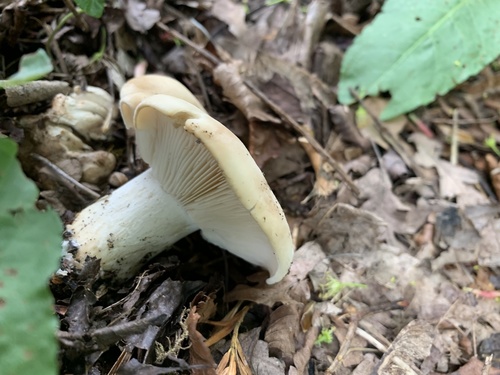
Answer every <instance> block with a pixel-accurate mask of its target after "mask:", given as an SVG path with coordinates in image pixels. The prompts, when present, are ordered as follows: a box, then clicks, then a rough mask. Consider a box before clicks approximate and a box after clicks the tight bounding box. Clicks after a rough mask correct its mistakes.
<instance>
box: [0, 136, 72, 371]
mask: <svg viewBox="0 0 500 375" xmlns="http://www.w3.org/2000/svg"><path fill="white" fill-rule="evenodd" d="M15 150H16V146H15V144H14V142H12V141H10V140H8V139H0V161H1V164H0V186H1V187H2V189H3V191H2V192H5V191H10V192H12V191H14V190H16V189H19V187H22V186H23V184H26V185H29V188H28V189H24V188H21V189H19V190H17V194H18V199H16V201H17V202H19V204H18V205H17V206H15V205H14V204H13V202H6V201H5V200H2V202H1V203H0V364H1V368H2V371H1V373H2V374H5V375H20V374H37V375H55V374H57V373H58V372H59V371H58V363H57V351H58V346H57V340H56V337H55V332H56V329H57V325H58V321H57V319H56V317H55V314H54V311H53V308H52V306H53V297H52V295H51V293H50V291H49V289H48V286H47V282H48V278H49V276H50V275H51V273H52V272H53V271H54V270H55V269H57V265H58V260H59V256H60V247H61V232H62V225H61V221H60V219H59V217H58V215H57V214H56V213H55V212H52V211H50V212H39V211H37V210H36V209H35V207H34V203H35V200H36V189H35V195H34V196H33V192H32V191H33V187H32V183H31V181H29V180H28V179H27V178H26V177H25V176H24V175H23V174H22V172H21V168H20V165H19V163H18V162H17V161H16V160H15ZM4 166H7V168H6V169H4ZM1 195H2V193H0V196H1ZM6 203H7V204H6Z"/></svg>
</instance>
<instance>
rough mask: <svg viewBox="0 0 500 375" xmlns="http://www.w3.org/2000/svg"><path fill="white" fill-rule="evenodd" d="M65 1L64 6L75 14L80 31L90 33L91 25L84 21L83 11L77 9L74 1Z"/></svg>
mask: <svg viewBox="0 0 500 375" xmlns="http://www.w3.org/2000/svg"><path fill="white" fill-rule="evenodd" d="M63 1H64V4H65V5H66V6H67V7H68V9H69V10H70V12H71V13H73V15H74V16H75V20H76V23H77V25H78V26H79V27H80V29H82V31H85V32H87V31H89V25H88V24H87V22H85V20H84V19H83V17H82V14H81V13H82V11H81V10H80V9H76V8H75V6H74V4H73V2H72V1H70V0H63Z"/></svg>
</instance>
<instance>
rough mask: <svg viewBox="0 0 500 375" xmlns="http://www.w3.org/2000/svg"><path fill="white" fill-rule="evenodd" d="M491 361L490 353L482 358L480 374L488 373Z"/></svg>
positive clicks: (485, 374)
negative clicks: (482, 363)
mask: <svg viewBox="0 0 500 375" xmlns="http://www.w3.org/2000/svg"><path fill="white" fill-rule="evenodd" d="M492 363H493V354H490V355H489V356H487V357H486V359H485V360H484V366H483V368H482V369H481V375H488V374H489V373H490V370H491V365H492Z"/></svg>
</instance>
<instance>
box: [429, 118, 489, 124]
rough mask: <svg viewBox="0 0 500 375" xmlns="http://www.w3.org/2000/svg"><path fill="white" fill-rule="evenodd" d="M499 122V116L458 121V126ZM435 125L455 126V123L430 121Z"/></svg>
mask: <svg viewBox="0 0 500 375" xmlns="http://www.w3.org/2000/svg"><path fill="white" fill-rule="evenodd" d="M497 120H498V116H491V117H486V118H478V119H472V120H468V119H457V121H456V122H457V124H458V125H477V124H490V123H492V122H495V121H497ZM430 121H431V122H432V123H434V124H445V125H453V124H454V123H455V121H454V120H450V119H449V118H433V119H431V120H430Z"/></svg>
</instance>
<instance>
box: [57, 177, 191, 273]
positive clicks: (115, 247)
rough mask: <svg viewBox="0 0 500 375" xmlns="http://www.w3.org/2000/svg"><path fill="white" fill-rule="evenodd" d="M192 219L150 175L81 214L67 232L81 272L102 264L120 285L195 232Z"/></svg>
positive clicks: (126, 186) (126, 185)
mask: <svg viewBox="0 0 500 375" xmlns="http://www.w3.org/2000/svg"><path fill="white" fill-rule="evenodd" d="M197 229H198V227H197V226H196V225H195V224H194V223H193V221H192V220H191V218H190V217H189V215H188V214H187V213H186V211H185V210H184V209H183V208H182V206H181V205H180V204H179V203H178V202H177V200H176V199H175V198H174V197H172V196H171V195H170V194H168V193H167V192H165V191H164V190H163V189H162V187H161V186H160V184H159V182H158V180H156V179H155V178H154V177H153V176H152V173H151V170H148V171H146V172H144V173H143V174H141V175H140V176H138V177H136V178H134V179H133V180H131V181H129V182H127V183H126V184H125V185H123V186H122V187H120V188H119V189H117V190H115V191H114V192H113V193H112V194H110V195H108V196H105V197H102V198H101V199H99V200H98V201H97V202H95V203H93V204H92V205H90V206H88V207H87V208H85V209H84V210H83V211H82V212H80V213H79V214H78V215H77V217H76V218H75V220H74V221H73V223H72V224H71V225H68V226H67V230H68V231H69V232H70V238H69V241H70V244H71V245H72V246H74V247H76V248H77V251H76V253H75V255H74V258H75V260H76V262H77V264H76V265H77V266H80V267H81V265H82V264H83V263H84V261H85V259H86V257H87V256H89V257H96V258H97V259H100V260H101V269H102V270H103V271H104V272H113V273H114V275H115V277H116V278H117V279H125V278H128V277H130V276H131V275H133V274H134V272H135V271H136V270H137V267H138V266H140V265H141V263H143V261H145V260H147V259H150V258H152V257H154V256H155V255H157V254H159V253H160V252H161V251H163V250H164V249H166V248H167V247H169V246H171V245H173V244H174V243H175V242H176V241H178V240H179V239H181V238H183V237H185V236H187V235H188V234H189V233H192V232H194V231H195V230H197Z"/></svg>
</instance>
